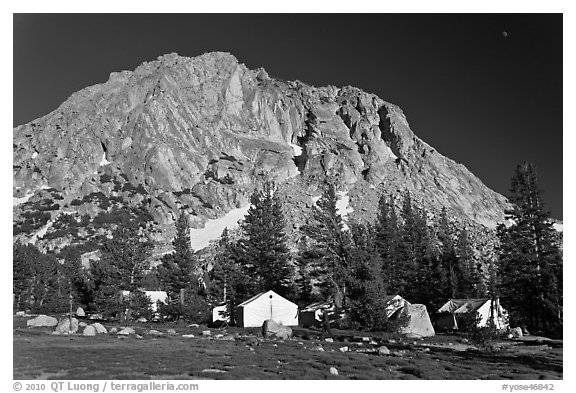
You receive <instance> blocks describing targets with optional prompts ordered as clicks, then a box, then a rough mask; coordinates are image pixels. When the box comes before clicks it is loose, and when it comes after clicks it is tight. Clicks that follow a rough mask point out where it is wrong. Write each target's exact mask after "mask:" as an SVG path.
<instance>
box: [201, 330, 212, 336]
mask: <svg viewBox="0 0 576 393" xmlns="http://www.w3.org/2000/svg"><path fill="white" fill-rule="evenodd" d="M211 334H212V333H211V332H210V330H203V331H202V335H203V336H210V335H211Z"/></svg>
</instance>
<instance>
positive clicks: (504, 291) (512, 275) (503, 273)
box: [498, 163, 563, 329]
mask: <svg viewBox="0 0 576 393" xmlns="http://www.w3.org/2000/svg"><path fill="white" fill-rule="evenodd" d="M509 199H510V202H511V203H512V208H511V209H509V210H508V211H506V218H507V219H508V220H509V222H510V223H511V225H510V226H509V227H508V228H506V227H505V226H504V225H500V226H499V227H498V237H499V240H500V248H499V267H498V272H499V278H500V286H499V291H500V293H501V295H502V301H503V303H505V304H507V305H508V308H509V311H510V312H511V316H512V318H515V321H516V323H526V324H527V325H528V326H530V327H532V328H536V329H541V328H545V329H551V328H552V326H550V325H551V322H552V323H555V324H556V325H557V326H558V325H561V324H562V320H563V305H562V303H563V296H562V276H563V272H562V254H561V252H560V248H559V246H558V244H557V243H556V234H555V233H554V229H553V227H552V222H551V220H550V216H549V213H548V212H547V211H545V210H544V207H543V204H542V199H541V191H540V189H539V187H538V179H537V175H536V171H535V169H534V167H533V166H532V164H530V163H523V164H520V165H518V166H517V168H516V170H515V171H514V175H513V177H512V182H511V187H510V195H509ZM556 328H557V327H556Z"/></svg>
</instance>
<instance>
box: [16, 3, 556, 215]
mask: <svg viewBox="0 0 576 393" xmlns="http://www.w3.org/2000/svg"><path fill="white" fill-rule="evenodd" d="M504 32H506V33H504ZM209 51H225V52H230V53H232V54H233V55H235V56H236V57H237V58H238V60H239V61H240V62H242V63H245V64H246V65H247V66H248V67H249V68H256V67H264V68H265V69H266V70H267V71H268V73H269V74H270V75H271V76H273V77H278V78H282V79H287V80H294V79H299V80H301V81H303V82H306V83H309V84H312V85H315V86H323V85H328V84H331V85H336V86H343V85H352V86H356V87H359V88H361V89H363V90H365V91H368V92H371V93H375V94H377V95H378V96H379V97H381V98H382V99H384V100H386V101H389V102H392V103H395V104H397V105H399V106H400V107H401V108H402V109H403V110H404V113H405V114H406V116H407V119H408V122H409V123H410V126H411V128H412V130H413V131H414V132H415V133H416V135H418V136H419V137H420V138H421V139H423V140H424V141H426V142H427V143H429V144H430V145H432V146H434V147H435V148H436V149H437V150H438V151H439V152H440V153H442V154H444V155H446V156H448V157H450V158H452V159H454V160H455V161H458V162H461V163H463V164H464V165H466V166H467V167H468V169H470V170H471V171H472V172H473V173H474V174H476V175H477V176H478V177H480V178H481V179H482V180H483V181H484V183H485V184H486V185H488V186H489V187H491V188H492V189H494V190H496V191H498V192H500V193H502V194H504V195H506V194H507V193H508V188H509V185H510V177H511V175H512V172H513V170H514V168H515V166H516V165H517V164H518V163H520V162H522V161H525V160H527V161H530V162H532V163H533V164H534V165H535V166H536V169H537V171H538V173H539V176H540V186H541V188H542V189H543V190H544V201H545V203H546V207H547V208H548V209H549V210H550V211H551V212H552V215H553V217H556V218H560V219H561V218H562V214H563V210H562V89H563V86H562V14H498V15H491V14H469V15H468V14H426V15H421V14H304V15H303V14H268V15H267V14H234V15H230V14H207V15H198V14H177V15H169V14H139V15H126V14H124V15H121V14H113V15H106V14H83V15H74V14H50V15H34V14H15V15H14V119H13V124H14V126H16V125H19V124H23V123H27V122H30V121H32V120H34V119H36V118H38V117H40V116H42V115H45V114H47V113H49V112H50V111H52V110H54V109H56V108H57V107H58V105H60V104H61V103H62V102H63V101H64V100H66V98H68V97H69V96H70V95H71V94H72V93H73V92H75V91H78V90H80V89H82V88H84V87H86V86H89V85H93V84H96V83H101V82H105V81H106V80H107V79H108V76H109V74H110V72H112V71H121V70H132V69H134V68H136V67H137V66H138V65H139V64H140V63H142V62H144V61H149V60H154V59H155V58H156V57H157V56H159V55H161V54H165V53H171V52H177V53H178V54H180V55H182V56H197V55H200V54H202V53H204V52H209Z"/></svg>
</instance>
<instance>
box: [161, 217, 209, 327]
mask: <svg viewBox="0 0 576 393" xmlns="http://www.w3.org/2000/svg"><path fill="white" fill-rule="evenodd" d="M172 246H173V247H174V252H173V253H171V254H166V255H165V256H164V257H163V258H162V265H160V266H159V267H158V275H159V279H160V281H161V282H162V286H163V287H164V289H165V291H166V292H167V294H168V299H167V301H166V303H167V304H166V305H163V306H162V307H161V308H160V311H159V312H160V314H162V315H163V316H165V317H166V318H168V319H172V320H178V319H181V318H184V319H187V320H188V321H190V322H204V321H205V319H206V318H207V311H208V304H207V301H206V294H205V291H204V287H203V286H201V285H200V283H199V280H198V277H197V270H198V266H197V265H198V262H197V260H196V257H195V256H194V251H193V250H192V246H191V245H190V228H189V226H188V219H187V217H186V215H185V214H182V215H180V217H179V218H178V221H176V236H175V237H174V239H173V240H172Z"/></svg>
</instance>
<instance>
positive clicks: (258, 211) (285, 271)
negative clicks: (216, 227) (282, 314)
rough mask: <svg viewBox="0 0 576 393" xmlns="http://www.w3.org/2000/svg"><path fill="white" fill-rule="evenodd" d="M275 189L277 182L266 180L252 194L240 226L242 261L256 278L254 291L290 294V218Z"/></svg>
mask: <svg viewBox="0 0 576 393" xmlns="http://www.w3.org/2000/svg"><path fill="white" fill-rule="evenodd" d="M274 191H275V190H274V185H273V184H270V183H266V184H265V185H264V187H263V189H262V190H256V191H255V192H254V193H253V194H252V196H251V198H250V202H251V206H250V209H248V214H247V215H246V217H245V218H244V222H243V223H242V224H241V226H240V227H241V229H242V232H243V236H242V238H241V239H240V240H239V241H238V246H239V247H238V252H239V263H240V264H241V265H242V267H243V269H245V272H246V274H247V275H249V276H250V277H251V278H252V283H253V286H252V291H251V292H253V293H252V294H256V293H258V292H263V291H268V290H273V291H275V292H277V293H278V294H280V295H283V296H286V295H288V294H289V293H290V292H291V291H292V281H293V275H294V268H293V266H292V265H291V261H290V258H291V255H290V251H289V250H288V246H287V245H286V234H285V226H286V221H285V219H284V215H283V213H282V206H281V204H280V201H279V199H278V197H277V195H276V194H275V192H274Z"/></svg>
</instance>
